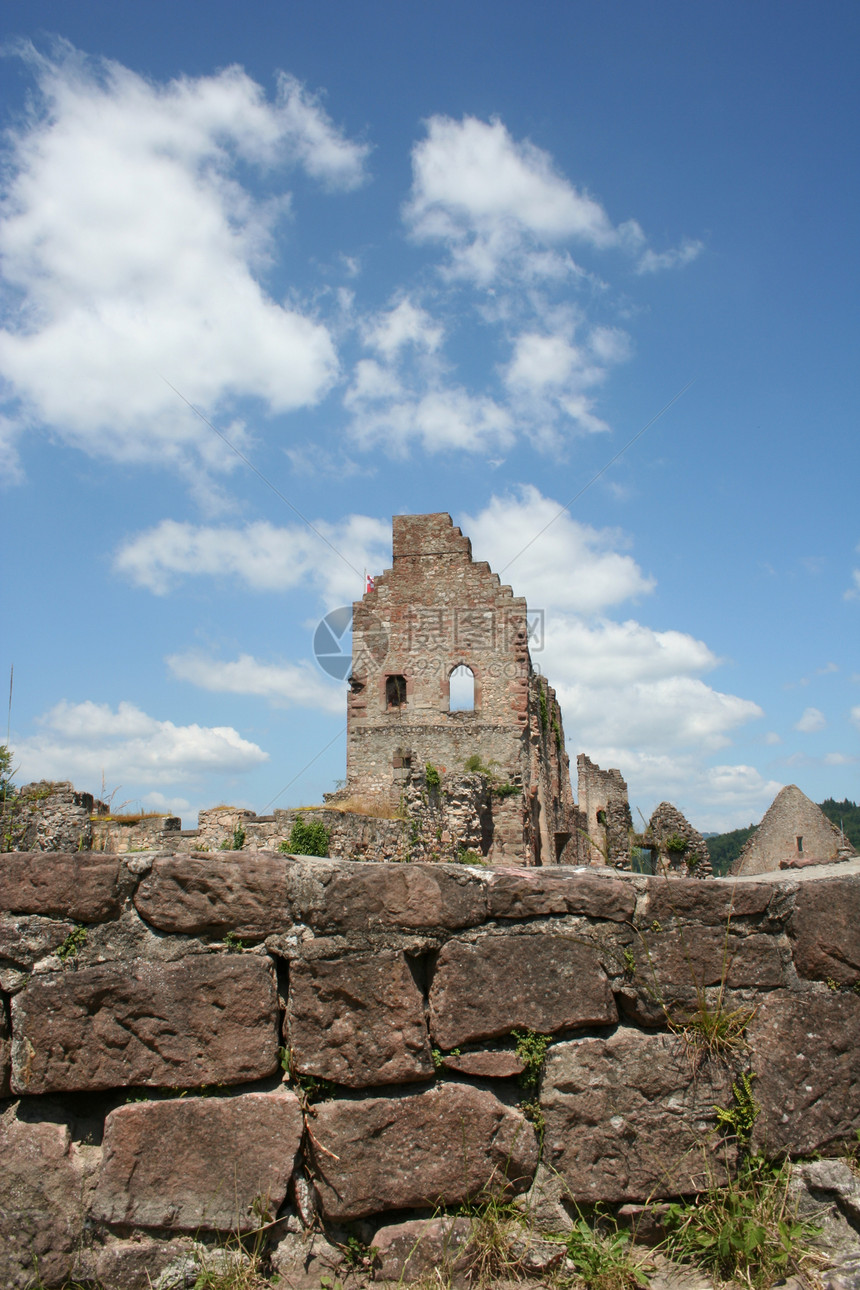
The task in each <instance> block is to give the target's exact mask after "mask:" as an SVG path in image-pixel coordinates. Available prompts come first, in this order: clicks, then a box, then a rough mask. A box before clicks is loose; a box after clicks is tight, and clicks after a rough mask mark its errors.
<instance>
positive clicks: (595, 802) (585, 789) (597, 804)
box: [576, 753, 633, 869]
mask: <svg viewBox="0 0 860 1290" xmlns="http://www.w3.org/2000/svg"><path fill="white" fill-rule="evenodd" d="M576 769H577V798H578V808H579V814H580V819H579V820H578V821H577V831H578V834H579V854H580V857H581V859H582V861H583V863H585V864H598V865H602V864H609V865H612V866H613V868H615V869H629V868H630V848H631V834H632V830H633V818H632V816H631V814H630V804H629V801H628V797H627V784H626V783H625V781H624V780H623V779H622V777H621V771H620V770H601V769H600V767H599V766H598V765H596V763H595V762H593V761H592V760H591V758H590V757H586V755H585V754H584V753H580V754H579V756H578V757H577V759H576Z"/></svg>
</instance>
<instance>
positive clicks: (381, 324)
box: [364, 299, 444, 359]
mask: <svg viewBox="0 0 860 1290" xmlns="http://www.w3.org/2000/svg"><path fill="white" fill-rule="evenodd" d="M443 335H444V330H443V328H442V327H441V326H440V325H439V324H438V323H435V322H434V321H433V319H432V318H431V317H430V315H429V314H428V313H427V311H426V309H422V308H421V307H420V306H418V305H415V304H413V302H412V301H411V300H409V299H404V300H401V301H399V303H398V304H396V305H394V306H393V307H392V308H391V309H388V310H385V311H384V312H383V313H381V314H378V315H377V316H376V317H375V318H373V319H371V320H370V321H369V322H368V323H367V324H366V325H365V328H364V341H365V344H366V345H369V346H370V347H371V348H372V349H376V350H378V351H379V352H380V353H381V354H382V355H383V356H384V357H385V358H387V359H391V358H393V357H394V356H395V355H396V354H397V352H398V351H399V350H400V349H402V347H403V346H404V345H414V346H415V347H416V348H417V349H425V350H427V351H428V352H429V353H433V352H434V351H435V350H437V349H438V348H439V346H440V344H441V343H442V337H443Z"/></svg>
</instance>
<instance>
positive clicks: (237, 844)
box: [218, 824, 245, 851]
mask: <svg viewBox="0 0 860 1290" xmlns="http://www.w3.org/2000/svg"><path fill="white" fill-rule="evenodd" d="M244 845H245V830H244V829H243V828H242V826H241V824H237V825H236V827H235V829H234V830H233V834H232V836H231V837H229V838H225V839H224V841H223V842H222V843H221V845H220V847H219V848H218V850H219V851H241V850H242V847H243V846H244Z"/></svg>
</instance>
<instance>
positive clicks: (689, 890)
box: [639, 877, 779, 927]
mask: <svg viewBox="0 0 860 1290" xmlns="http://www.w3.org/2000/svg"><path fill="white" fill-rule="evenodd" d="M778 899H779V889H778V888H775V887H774V886H772V885H771V884H770V883H767V882H729V881H725V880H720V881H717V882H702V881H701V879H698V878H660V877H654V878H649V879H648V883H647V894H646V898H645V900H644V901H643V903H642V906H641V908H640V910H639V920H640V923H642V924H643V925H644V926H650V924H651V923H652V922H653V921H654V920H655V919H656V921H657V922H659V923H664V924H665V923H669V922H670V921H671V920H672V919H679V920H681V921H682V922H685V923H719V924H721V925H722V926H723V927H726V926H728V924H729V923H730V921H731V920H732V919H735V918H748V917H751V916H754V915H760V914H764V913H765V912H766V911H767V909H768V906H769V905H770V904H771V901H773V900H778Z"/></svg>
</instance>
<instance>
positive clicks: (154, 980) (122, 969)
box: [12, 954, 278, 1093]
mask: <svg viewBox="0 0 860 1290" xmlns="http://www.w3.org/2000/svg"><path fill="white" fill-rule="evenodd" d="M277 1027H278V1007H277V996H276V992H275V984H274V979H273V972H272V967H271V964H270V962H269V961H268V960H267V959H264V958H258V957H256V956H253V955H249V954H244V955H238V954H225V955H214V954H201V955H195V956H190V957H188V958H186V959H181V960H180V961H179V962H175V963H161V962H150V961H148V960H144V959H137V960H133V961H131V962H129V963H124V964H110V965H108V964H105V965H100V966H97V967H89V968H79V969H78V970H77V971H66V972H56V973H50V974H46V975H45V976H36V977H34V978H33V979H32V980H31V981H30V983H29V985H28V986H27V987H26V988H25V989H24V990H22V991H21V993H20V994H18V995H16V996H15V998H14V999H13V1000H12V1035H13V1040H12V1087H13V1088H14V1089H15V1091H16V1092H19V1093H46V1092H50V1091H52V1090H57V1091H61V1090H62V1091H70V1090H73V1089H99V1088H122V1087H126V1086H128V1085H135V1084H141V1085H161V1086H164V1087H166V1088H193V1087H195V1086H198V1085H200V1084H238V1083H241V1082H242V1081H243V1080H252V1079H262V1078H264V1077H265V1076H267V1075H271V1074H272V1073H273V1072H274V1071H275V1069H276V1068H277V1047H278V1029H277Z"/></svg>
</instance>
